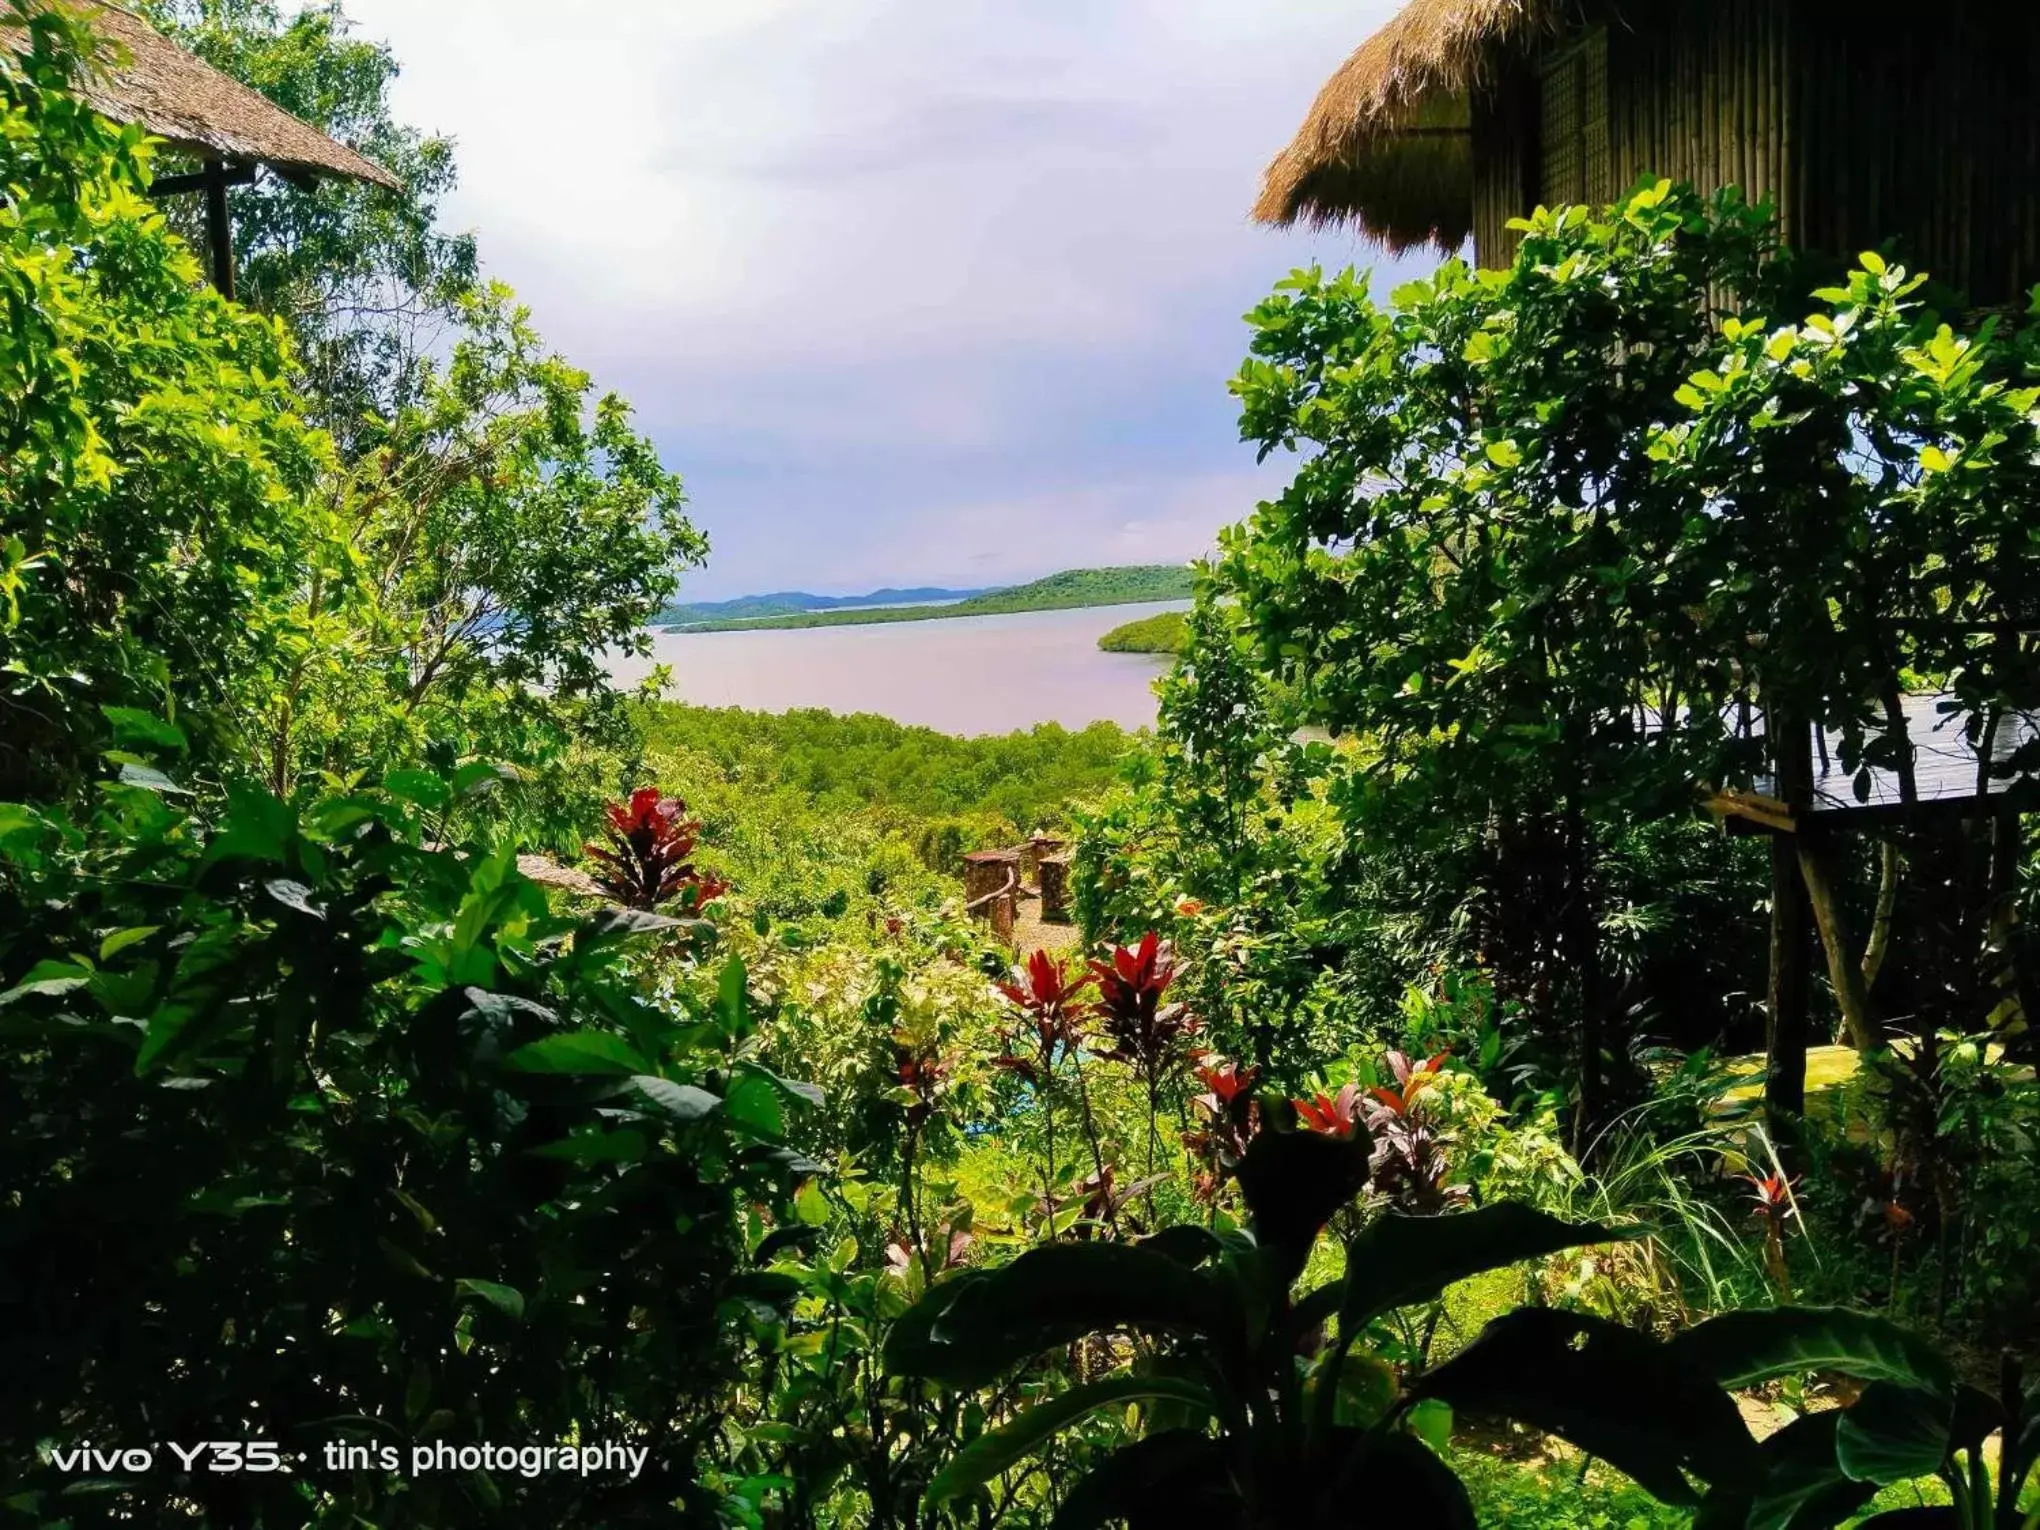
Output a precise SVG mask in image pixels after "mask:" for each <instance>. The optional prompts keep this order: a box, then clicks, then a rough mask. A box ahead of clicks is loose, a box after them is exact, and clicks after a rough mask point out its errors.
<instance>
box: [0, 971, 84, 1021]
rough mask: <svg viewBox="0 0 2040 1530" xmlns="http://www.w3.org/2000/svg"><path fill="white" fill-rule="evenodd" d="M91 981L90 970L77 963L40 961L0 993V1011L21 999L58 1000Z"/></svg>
mask: <svg viewBox="0 0 2040 1530" xmlns="http://www.w3.org/2000/svg"><path fill="white" fill-rule="evenodd" d="M91 981H92V969H91V968H89V967H84V966H80V965H79V964H78V963H77V962H64V961H54V960H50V961H40V962H37V963H36V964H35V965H34V966H33V967H31V968H29V969H28V975H27V976H26V977H24V978H23V979H22V980H21V981H20V982H19V983H16V984H15V985H14V986H13V987H12V988H10V989H8V990H7V991H6V992H5V993H0V1009H4V1008H6V1007H7V1006H8V1005H10V1004H13V1003H15V1002H17V1001H18V1000H21V999H27V998H34V997H38V996H40V997H43V998H59V997H62V996H63V995H64V994H67V993H73V992H76V991H77V990H78V989H80V988H83V987H84V986H85V985H86V984H87V983H89V982H91Z"/></svg>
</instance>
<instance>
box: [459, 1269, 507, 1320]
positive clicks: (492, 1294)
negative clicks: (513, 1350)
mask: <svg viewBox="0 0 2040 1530" xmlns="http://www.w3.org/2000/svg"><path fill="white" fill-rule="evenodd" d="M453 1284H454V1287H455V1288H456V1289H457V1290H461V1291H468V1292H472V1293H473V1294H474V1295H476V1296H479V1297H480V1298H481V1299H482V1300H483V1301H485V1302H487V1303H488V1304H489V1305H490V1306H492V1307H494V1308H495V1309H496V1310H497V1311H498V1312H501V1313H502V1314H503V1315H504V1316H505V1317H513V1318H521V1317H523V1316H524V1293H523V1292H522V1291H520V1290H518V1289H517V1288H516V1287H515V1286H506V1285H504V1284H503V1283H502V1282H500V1281H495V1280H476V1279H473V1278H472V1277H465V1276H464V1277H462V1278H461V1279H459V1280H456V1281H455V1282H454V1283H453Z"/></svg>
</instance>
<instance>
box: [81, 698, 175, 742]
mask: <svg viewBox="0 0 2040 1530" xmlns="http://www.w3.org/2000/svg"><path fill="white" fill-rule="evenodd" d="M99 710H100V711H101V712H103V713H105V714H106V720H107V721H108V722H109V723H111V724H112V725H113V737H114V741H115V742H116V743H118V744H121V745H122V746H128V745H134V744H140V745H145V746H147V747H150V748H154V749H176V750H182V749H185V748H187V747H189V741H188V740H187V739H186V738H185V736H184V730H183V729H182V728H180V727H178V726H177V724H175V723H173V722H171V721H169V719H167V718H162V717H158V716H156V715H155V714H154V713H153V712H143V711H139V710H137V709H136V708H134V707H105V706H103V707H101V708H100V709H99Z"/></svg>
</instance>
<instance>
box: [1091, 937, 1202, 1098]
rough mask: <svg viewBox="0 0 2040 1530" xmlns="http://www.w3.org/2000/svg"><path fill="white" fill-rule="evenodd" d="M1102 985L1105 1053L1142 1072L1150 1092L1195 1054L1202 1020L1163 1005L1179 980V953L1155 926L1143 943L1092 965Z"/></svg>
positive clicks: (1098, 1011) (1098, 1008) (1100, 1007)
mask: <svg viewBox="0 0 2040 1530" xmlns="http://www.w3.org/2000/svg"><path fill="white" fill-rule="evenodd" d="M1091 977H1092V980H1093V981H1094V982H1096V983H1097V985H1098V1002H1097V1004H1096V1005H1094V1006H1093V1012H1094V1013H1095V1014H1096V1015H1097V1016H1098V1018H1099V1019H1101V1020H1103V1021H1104V1022H1105V1036H1106V1039H1107V1040H1108V1041H1109V1042H1110V1045H1109V1046H1108V1047H1106V1048H1105V1049H1104V1050H1103V1051H1101V1052H1100V1053H1099V1055H1100V1056H1101V1057H1107V1058H1110V1059H1111V1060H1112V1061H1114V1062H1119V1063H1124V1064H1126V1065H1127V1066H1128V1067H1130V1068H1132V1069H1133V1070H1134V1071H1135V1072H1136V1073H1138V1074H1139V1075H1140V1076H1141V1078H1142V1080H1143V1081H1144V1082H1146V1083H1147V1085H1148V1087H1149V1089H1150V1091H1153V1090H1157V1089H1159V1088H1160V1086H1161V1081H1162V1079H1163V1077H1164V1076H1165V1075H1166V1074H1167V1073H1168V1072H1169V1071H1170V1069H1171V1068H1172V1067H1173V1066H1175V1065H1176V1064H1178V1063H1180V1062H1182V1061H1184V1060H1185V1059H1187V1057H1188V1056H1189V1041H1190V1038H1191V1037H1193V1036H1195V1035H1196V1034H1197V1022H1196V1021H1194V1020H1192V1019H1191V1018H1190V1013H1189V1011H1188V1009H1187V1008H1185V1006H1183V1005H1181V1004H1163V1003H1162V996H1163V995H1164V994H1166V993H1167V992H1168V991H1169V985H1170V984H1171V983H1173V982H1175V981H1176V962H1175V957H1174V955H1173V953H1172V952H1171V951H1170V950H1169V948H1168V947H1167V946H1166V945H1164V944H1163V943H1162V938H1161V936H1160V935H1158V934H1156V933H1155V931H1153V930H1149V931H1148V932H1147V934H1145V935H1143V936H1142V937H1141V941H1140V944H1139V945H1138V946H1137V947H1132V948H1129V947H1126V946H1120V947H1118V948H1117V949H1115V950H1114V951H1113V953H1112V955H1111V957H1110V958H1109V959H1099V960H1094V961H1093V962H1092V963H1091Z"/></svg>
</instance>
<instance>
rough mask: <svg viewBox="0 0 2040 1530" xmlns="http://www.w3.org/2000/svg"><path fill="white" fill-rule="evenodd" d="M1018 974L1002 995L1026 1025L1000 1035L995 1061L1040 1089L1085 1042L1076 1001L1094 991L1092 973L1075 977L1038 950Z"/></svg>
mask: <svg viewBox="0 0 2040 1530" xmlns="http://www.w3.org/2000/svg"><path fill="white" fill-rule="evenodd" d="M1014 975H1015V977H1017V978H1018V979H1019V981H1018V982H1012V983H1001V984H999V985H998V986H999V992H1000V993H1002V994H1004V995H1005V996H1006V998H1007V1001H1008V1002H1010V1003H1011V1004H1012V1005H1013V1007H1014V1008H1016V1009H1018V1010H1019V1011H1020V1012H1021V1014H1022V1015H1024V1016H1025V1017H1026V1024H1025V1025H1024V1026H1016V1027H1014V1028H1012V1029H1009V1030H1001V1031H1000V1033H999V1039H1000V1040H1001V1041H1002V1042H1003V1043H1004V1044H1005V1051H1004V1053H1003V1054H1002V1055H1000V1056H998V1057H996V1058H994V1059H993V1061H994V1062H995V1063H996V1064H997V1065H998V1066H999V1067H1001V1068H1006V1069H1009V1070H1011V1071H1012V1072H1014V1073H1018V1074H1020V1075H1021V1076H1022V1077H1023V1078H1026V1079H1027V1080H1028V1081H1029V1082H1031V1083H1033V1084H1035V1085H1037V1086H1038V1085H1039V1084H1041V1082H1042V1081H1043V1080H1045V1079H1048V1078H1050V1077H1052V1076H1053V1075H1054V1073H1055V1065H1056V1063H1057V1062H1058V1061H1059V1060H1061V1059H1062V1058H1064V1057H1066V1056H1068V1055H1069V1054H1070V1053H1072V1052H1073V1051H1075V1050H1076V1047H1077V1044H1078V1042H1080V1041H1081V1040H1082V1039H1083V1031H1082V1024H1081V1019H1082V1017H1081V1014H1080V1012H1079V1011H1078V1009H1077V1007H1076V1000H1077V998H1078V996H1079V995H1080V994H1082V993H1083V991H1084V990H1085V989H1087V988H1089V987H1090V986H1091V981H1092V979H1091V974H1090V973H1088V972H1072V971H1070V970H1069V969H1067V968H1065V967H1064V966H1063V965H1062V964H1061V963H1059V962H1058V961H1056V959H1055V958H1054V957H1052V956H1050V955H1049V954H1048V953H1047V952H1046V951H1036V952H1035V953H1034V954H1033V955H1032V956H1030V957H1028V958H1027V965H1026V967H1025V968H1022V969H1019V970H1018V971H1016V972H1015V974H1014ZM1016 1043H1017V1044H1018V1045H1016ZM1023 1048H1024V1049H1023Z"/></svg>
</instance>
